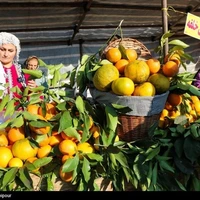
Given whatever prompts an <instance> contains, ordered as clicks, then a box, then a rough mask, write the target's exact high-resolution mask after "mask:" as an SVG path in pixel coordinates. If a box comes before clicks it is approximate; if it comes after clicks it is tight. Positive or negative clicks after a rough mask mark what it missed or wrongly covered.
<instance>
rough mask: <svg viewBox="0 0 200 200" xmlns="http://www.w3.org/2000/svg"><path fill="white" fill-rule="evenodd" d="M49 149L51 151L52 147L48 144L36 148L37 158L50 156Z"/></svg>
mask: <svg viewBox="0 0 200 200" xmlns="http://www.w3.org/2000/svg"><path fill="white" fill-rule="evenodd" d="M51 149H52V147H51V146H50V145H49V144H47V145H45V146H42V147H40V148H38V151H37V157H38V158H44V157H47V156H48V155H49V154H50V152H51Z"/></svg>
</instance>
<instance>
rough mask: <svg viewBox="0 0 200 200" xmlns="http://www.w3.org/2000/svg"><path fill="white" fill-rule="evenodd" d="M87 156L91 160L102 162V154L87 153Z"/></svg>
mask: <svg viewBox="0 0 200 200" xmlns="http://www.w3.org/2000/svg"><path fill="white" fill-rule="evenodd" d="M87 157H88V158H89V159H91V160H96V161H98V162H102V161H103V156H102V155H100V154H97V153H88V154H87Z"/></svg>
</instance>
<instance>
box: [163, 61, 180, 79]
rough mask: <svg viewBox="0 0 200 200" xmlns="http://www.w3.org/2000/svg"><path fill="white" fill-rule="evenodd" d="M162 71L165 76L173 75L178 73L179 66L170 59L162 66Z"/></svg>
mask: <svg viewBox="0 0 200 200" xmlns="http://www.w3.org/2000/svg"><path fill="white" fill-rule="evenodd" d="M162 72H163V74H164V75H165V76H167V77H173V76H175V75H177V74H178V72H179V66H178V65H177V63H176V62H174V61H172V60H170V61H167V62H166V63H165V64H164V65H163V66H162Z"/></svg>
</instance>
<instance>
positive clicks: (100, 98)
mask: <svg viewBox="0 0 200 200" xmlns="http://www.w3.org/2000/svg"><path fill="white" fill-rule="evenodd" d="M119 45H122V46H123V47H124V48H125V49H135V50H136V51H137V53H138V59H140V60H147V59H149V58H151V57H152V56H151V53H150V51H149V50H148V49H147V47H145V45H143V44H142V43H141V42H139V41H138V40H136V39H132V38H120V39H116V40H114V41H111V42H110V43H109V44H108V46H107V47H106V48H105V49H104V51H103V52H102V55H101V58H102V59H104V58H105V54H106V52H107V51H108V50H109V49H110V48H115V47H119ZM91 92H92V93H91V95H92V97H93V98H94V99H95V100H96V101H97V102H99V103H104V104H110V103H112V102H113V103H117V104H120V105H123V106H129V107H130V108H131V109H132V110H133V112H131V113H128V114H127V113H126V115H119V116H118V118H119V122H120V124H119V125H118V126H117V134H118V136H119V138H120V139H121V140H124V141H127V142H130V141H134V140H139V139H144V138H147V137H148V130H149V128H150V127H151V126H152V125H153V124H154V123H158V122H159V118H160V113H161V111H162V109H163V108H164V105H165V102H166V99H167V96H168V93H166V94H162V95H156V96H155V97H149V98H148V97H136V96H132V97H126V96H124V97H123V96H118V97H117V96H116V95H112V94H111V93H109V92H108V93H105V92H104V94H101V92H100V91H99V92H96V91H95V90H92V91H91ZM111 95H112V96H111ZM122 98H123V99H124V100H123V99H122ZM129 98H131V100H130V99H129ZM128 101H129V102H130V101H131V104H130V103H129V105H127V102H128ZM138 109H139V111H140V112H138ZM135 111H136V112H135Z"/></svg>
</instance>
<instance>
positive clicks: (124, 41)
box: [102, 37, 152, 59]
mask: <svg viewBox="0 0 200 200" xmlns="http://www.w3.org/2000/svg"><path fill="white" fill-rule="evenodd" d="M119 44H121V45H122V46H123V47H124V48H127V49H134V50H136V51H137V53H138V58H146V59H149V58H151V57H152V55H151V52H150V50H149V49H148V48H147V47H146V46H145V45H144V44H143V43H142V42H140V41H139V40H137V39H134V38H129V37H125V38H119V39H115V40H112V41H110V43H109V44H108V45H107V46H106V47H105V48H104V50H103V51H102V57H104V56H105V54H106V52H107V51H108V50H109V49H110V48H113V47H114V48H115V47H116V48H118V47H119Z"/></svg>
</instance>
